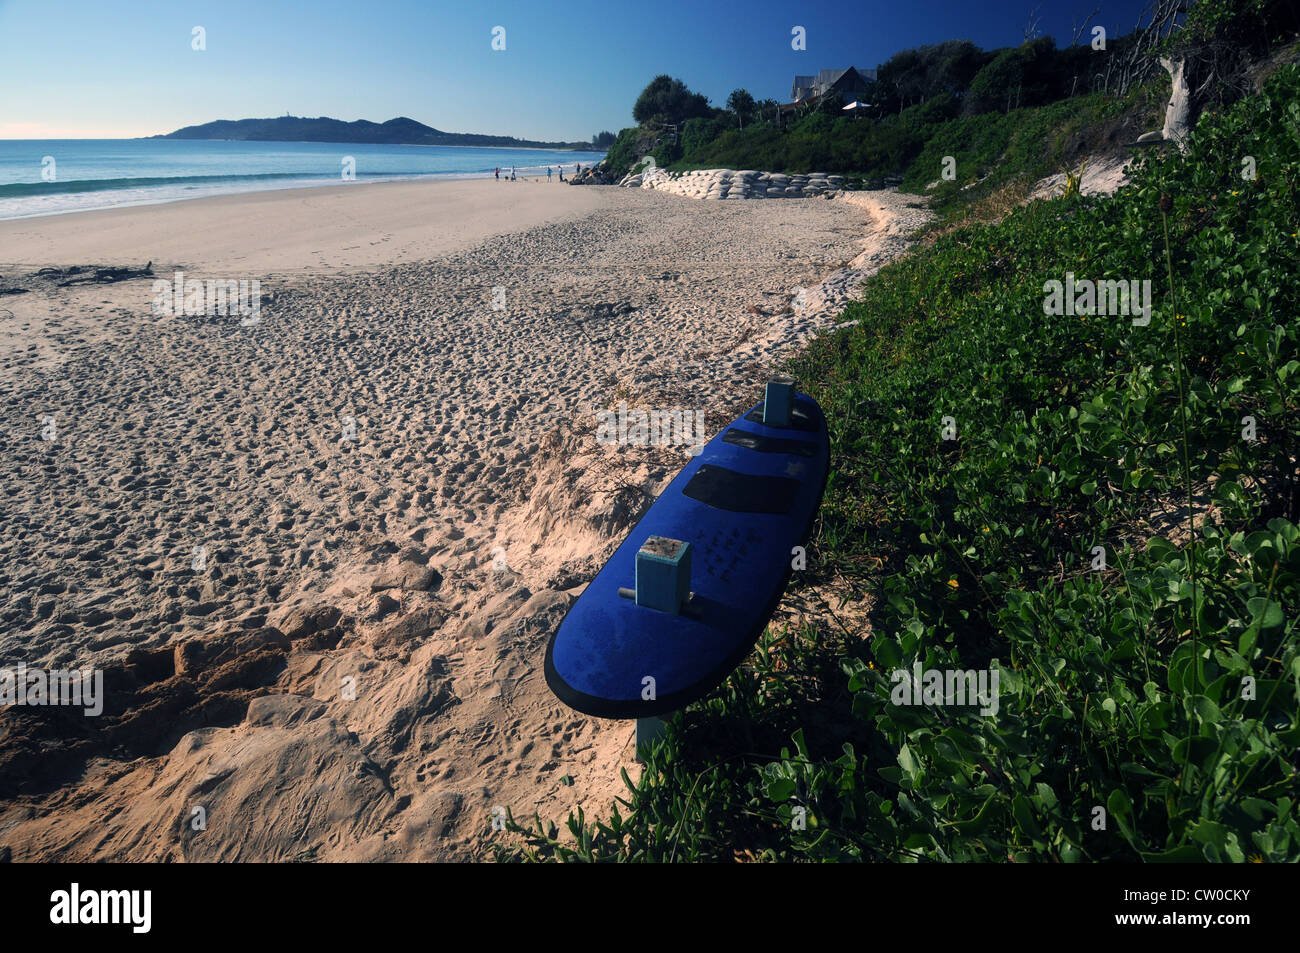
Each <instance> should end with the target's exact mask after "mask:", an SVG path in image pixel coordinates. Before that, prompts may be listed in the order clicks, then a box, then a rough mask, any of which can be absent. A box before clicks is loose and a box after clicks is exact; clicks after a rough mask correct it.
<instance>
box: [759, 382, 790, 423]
mask: <svg viewBox="0 0 1300 953" xmlns="http://www.w3.org/2000/svg"><path fill="white" fill-rule="evenodd" d="M793 413H794V378H793V377H789V376H786V375H784V374H780V375H778V376H776V377H773V378H772V379H771V380H770V381H768V382H767V391H766V392H765V393H764V395H763V423H765V424H767V425H768V426H769V427H788V426H790V417H791V415H792V414H793Z"/></svg>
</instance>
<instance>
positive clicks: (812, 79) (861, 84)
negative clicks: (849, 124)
mask: <svg viewBox="0 0 1300 953" xmlns="http://www.w3.org/2000/svg"><path fill="white" fill-rule="evenodd" d="M875 84H876V71H875V70H873V69H868V70H864V69H858V68H857V67H856V66H850V67H849V68H848V69H824V70H822V71H821V72H819V73H818V74H817V75H816V76H796V77H795V78H794V83H793V84H792V85H791V87H790V99H791V100H792V101H791V102H788V103H785V104H783V105H782V106H781V123H782V125H784V124H785V123H786V121H787V120H788V119H789V118H790V117H791V116H793V115H794V113H795V111H796V110H797V109H798V108H799V107H800V106H804V105H811V104H815V103H816V102H817V101H818V100H820V99H821V98H822V97H823V96H826V95H828V94H830V93H836V94H838V95H839V96H840V97H841V98H843V100H844V101H845V102H846V103H851V102H866V101H868V98H869V96H870V93H871V90H872V88H873V87H874V86H875Z"/></svg>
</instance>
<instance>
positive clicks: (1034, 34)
mask: <svg viewBox="0 0 1300 953" xmlns="http://www.w3.org/2000/svg"><path fill="white" fill-rule="evenodd" d="M1042 9H1043V8H1042V7H1041V6H1037V7H1034V9H1033V10H1031V11H1030V13H1029V20H1028V21H1027V22H1026V23H1025V42H1026V43H1028V42H1029V41H1030V40H1033V39H1037V38H1038V34H1039V32H1040V31H1039V29H1038V21H1039V20H1040V19H1042V18H1041V17H1040V16H1039V13H1040V12H1041V11H1042Z"/></svg>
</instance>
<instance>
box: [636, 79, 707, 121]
mask: <svg viewBox="0 0 1300 953" xmlns="http://www.w3.org/2000/svg"><path fill="white" fill-rule="evenodd" d="M711 113H712V110H711V109H710V108H709V101H708V99H707V98H705V96H704V95H703V94H701V93H693V92H691V91H690V90H689V89H688V88H687V87H686V84H685V83H683V82H682V81H681V80H680V79H674V78H673V77H671V76H668V75H660V76H656V77H655V78H654V79H652V80H651V81H650V83H649V85H647V86H646V88H645V89H643V90H642V91H641V95H640V96H638V97H637V99H636V104H635V105H634V106H633V107H632V118H633V119H635V120H636V121H637V122H640V123H645V122H650V121H652V120H658V121H660V122H665V123H681V122H685V121H686V120H688V119H694V118H696V117H697V116H709V115H711Z"/></svg>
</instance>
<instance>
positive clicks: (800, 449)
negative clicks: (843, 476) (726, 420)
mask: <svg viewBox="0 0 1300 953" xmlns="http://www.w3.org/2000/svg"><path fill="white" fill-rule="evenodd" d="M722 442H723V443H730V444H734V445H735V446H737V447H744V448H745V449H746V450H757V451H758V452H759V453H790V454H794V455H795V456H799V457H815V456H817V444H815V443H813V442H812V441H811V440H791V439H789V438H788V437H764V436H763V435H762V434H761V433H753V432H751V431H749V430H738V429H737V428H735V427H732V428H731V429H730V430H728V431H727V432H726V433H725V434H723V435H722Z"/></svg>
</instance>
